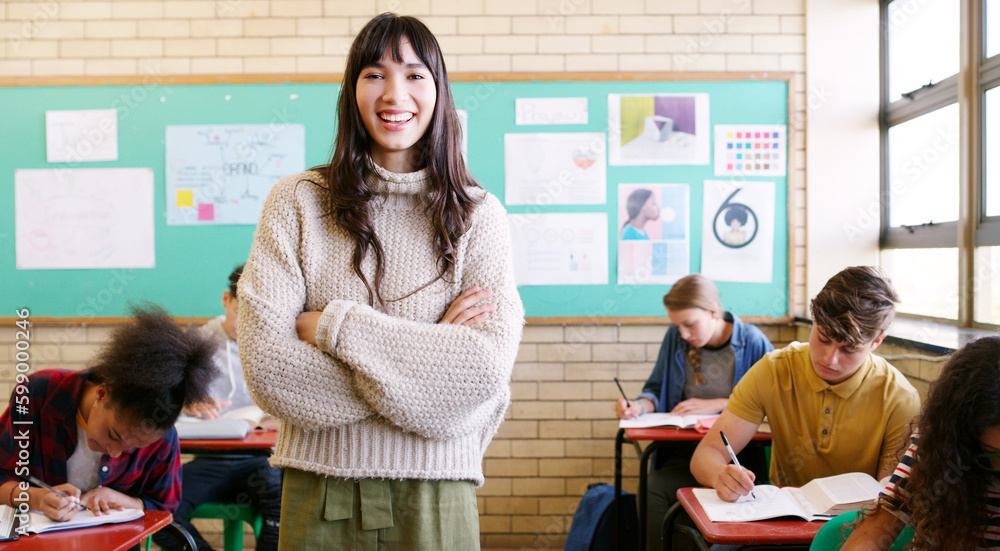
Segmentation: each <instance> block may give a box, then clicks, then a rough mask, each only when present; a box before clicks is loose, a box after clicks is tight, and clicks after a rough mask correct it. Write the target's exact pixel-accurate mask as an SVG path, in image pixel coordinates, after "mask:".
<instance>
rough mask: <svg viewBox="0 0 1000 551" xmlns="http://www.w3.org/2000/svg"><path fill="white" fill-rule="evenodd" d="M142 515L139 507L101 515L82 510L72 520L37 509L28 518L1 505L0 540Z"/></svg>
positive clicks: (115, 521) (134, 517) (128, 519)
mask: <svg viewBox="0 0 1000 551" xmlns="http://www.w3.org/2000/svg"><path fill="white" fill-rule="evenodd" d="M142 515H143V512H142V511H140V510H138V509H124V510H121V511H115V510H112V511H111V512H109V513H107V514H104V515H100V516H94V514H93V513H91V512H90V511H80V512H79V513H78V514H77V515H76V516H75V517H73V518H72V519H70V520H67V521H57V520H52V519H50V518H49V517H47V516H45V515H43V514H42V513H38V512H35V511H29V512H28V515H27V518H25V516H24V515H18V514H16V511H15V510H14V508H12V507H9V506H7V505H0V541H4V540H10V539H17V537H18V536H26V535H28V534H41V533H43V532H55V531H56V530H73V529H76V528H86V527H88V526H100V525H102V524H114V523H118V522H129V521H131V520H135V519H137V518H142Z"/></svg>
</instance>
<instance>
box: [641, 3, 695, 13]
mask: <svg viewBox="0 0 1000 551" xmlns="http://www.w3.org/2000/svg"><path fill="white" fill-rule="evenodd" d="M646 13H647V14H668V15H669V14H678V13H698V0H646Z"/></svg>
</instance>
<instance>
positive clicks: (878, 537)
mask: <svg viewBox="0 0 1000 551" xmlns="http://www.w3.org/2000/svg"><path fill="white" fill-rule="evenodd" d="M902 530H903V521H902V520H899V519H898V518H896V516H895V515H893V514H892V513H890V512H889V511H888V510H886V509H885V508H882V507H879V509H878V511H876V512H875V514H874V515H872V516H870V517H865V519H864V520H863V521H861V524H858V526H857V528H855V529H854V532H852V533H851V536H850V537H849V538H847V542H845V543H844V547H843V548H842V549H841V551H874V550H881V549H889V548H890V547H892V544H893V542H894V541H896V538H897V537H898V536H899V533H900V532H901V531H902Z"/></svg>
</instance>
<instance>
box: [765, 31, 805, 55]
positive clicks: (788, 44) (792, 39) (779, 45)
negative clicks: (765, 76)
mask: <svg viewBox="0 0 1000 551" xmlns="http://www.w3.org/2000/svg"><path fill="white" fill-rule="evenodd" d="M753 51H754V52H756V53H773V54H801V53H804V52H805V51H806V39H805V36H803V35H795V34H790V35H784V34H759V35H756V36H754V37H753Z"/></svg>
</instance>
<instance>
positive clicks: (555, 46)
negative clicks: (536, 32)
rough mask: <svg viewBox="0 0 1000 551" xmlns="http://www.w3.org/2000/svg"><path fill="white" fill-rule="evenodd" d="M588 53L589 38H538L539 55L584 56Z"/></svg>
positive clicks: (578, 36)
mask: <svg viewBox="0 0 1000 551" xmlns="http://www.w3.org/2000/svg"><path fill="white" fill-rule="evenodd" d="M589 52H590V37H589V36H580V35H575V36H539V37H538V53H540V54H586V53H589Z"/></svg>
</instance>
